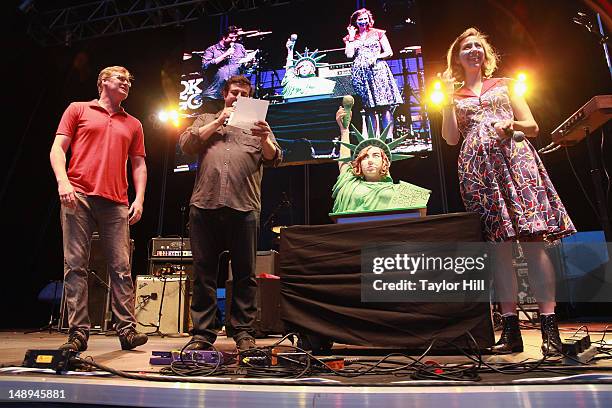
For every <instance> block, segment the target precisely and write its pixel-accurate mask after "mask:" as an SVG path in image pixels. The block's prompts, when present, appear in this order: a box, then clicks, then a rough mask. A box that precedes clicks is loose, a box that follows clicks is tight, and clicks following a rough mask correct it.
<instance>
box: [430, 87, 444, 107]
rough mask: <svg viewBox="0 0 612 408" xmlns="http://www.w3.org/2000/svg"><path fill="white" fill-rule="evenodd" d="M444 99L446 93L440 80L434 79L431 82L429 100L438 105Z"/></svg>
mask: <svg viewBox="0 0 612 408" xmlns="http://www.w3.org/2000/svg"><path fill="white" fill-rule="evenodd" d="M445 99H446V95H444V92H443V91H442V82H441V81H435V82H434V83H433V90H432V91H431V93H430V94H429V101H430V102H431V104H432V105H434V106H438V107H439V106H441V105H442V104H443V103H444V100H445Z"/></svg>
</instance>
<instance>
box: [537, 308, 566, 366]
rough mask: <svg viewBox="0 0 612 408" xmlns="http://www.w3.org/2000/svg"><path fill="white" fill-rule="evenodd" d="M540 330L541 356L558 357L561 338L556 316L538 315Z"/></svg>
mask: <svg viewBox="0 0 612 408" xmlns="http://www.w3.org/2000/svg"><path fill="white" fill-rule="evenodd" d="M540 330H542V354H544V355H548V356H560V355H561V337H560V336H559V326H557V318H556V316H555V315H554V314H551V315H540Z"/></svg>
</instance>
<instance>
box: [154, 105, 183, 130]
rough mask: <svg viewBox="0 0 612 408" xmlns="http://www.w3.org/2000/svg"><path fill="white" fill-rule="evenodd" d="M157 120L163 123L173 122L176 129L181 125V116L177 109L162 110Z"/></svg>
mask: <svg viewBox="0 0 612 408" xmlns="http://www.w3.org/2000/svg"><path fill="white" fill-rule="evenodd" d="M157 118H158V119H159V121H160V122H163V123H167V122H172V124H173V125H174V126H175V127H178V126H179V124H180V115H179V113H178V111H177V110H176V109H169V110H161V111H159V112H158V114H157Z"/></svg>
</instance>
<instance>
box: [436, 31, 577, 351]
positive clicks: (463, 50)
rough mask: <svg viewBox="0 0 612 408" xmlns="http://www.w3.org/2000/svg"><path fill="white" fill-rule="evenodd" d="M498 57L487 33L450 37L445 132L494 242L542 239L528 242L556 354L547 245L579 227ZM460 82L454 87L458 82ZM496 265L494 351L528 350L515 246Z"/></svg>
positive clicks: (549, 346)
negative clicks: (499, 71) (499, 325)
mask: <svg viewBox="0 0 612 408" xmlns="http://www.w3.org/2000/svg"><path fill="white" fill-rule="evenodd" d="M497 63H498V57H497V55H496V53H495V51H494V50H493V48H492V47H491V45H490V44H489V42H488V41H487V39H486V37H485V35H483V34H482V33H481V32H479V31H478V30H477V29H475V28H469V29H467V30H465V31H464V32H463V33H462V34H461V35H459V36H458V37H457V38H456V39H455V41H454V42H453V43H452V45H451V46H450V48H449V50H448V54H447V69H446V71H445V72H444V73H443V75H442V79H443V81H444V83H445V87H446V92H447V95H448V100H449V101H450V103H449V104H447V105H446V106H444V107H443V109H442V137H443V138H444V139H445V140H446V142H447V143H448V144H450V145H455V144H457V143H458V142H459V141H460V139H461V138H463V142H462V144H461V151H460V153H459V160H458V166H459V182H460V188H461V196H462V198H463V203H464V205H465V208H466V210H467V211H473V212H476V213H478V214H480V217H481V221H482V227H483V233H484V235H485V237H486V239H487V240H489V241H493V242H511V241H516V240H518V241H521V242H526V243H530V242H540V243H542V245H537V246H536V245H529V244H527V245H524V246H523V250H524V251H525V256H526V259H527V261H528V264H529V275H530V280H531V284H532V287H534V292H535V295H536V298H537V299H538V306H539V309H540V322H541V330H542V340H543V344H542V350H543V352H544V353H545V354H549V355H550V354H556V353H558V350H560V349H561V339H560V337H559V329H558V327H557V321H556V318H555V272H554V269H553V265H552V263H551V260H550V259H549V257H548V255H547V253H546V252H545V251H544V243H554V242H556V241H557V240H559V239H560V238H562V237H564V236H567V235H570V234H573V233H574V232H576V230H575V228H574V225H573V223H572V221H571V219H570V218H569V216H568V214H567V211H566V210H565V207H564V206H563V204H562V202H561V200H560V198H559V196H558V194H557V192H556V190H555V188H554V186H553V185H552V183H551V181H550V179H549V177H548V174H547V172H546V169H545V168H544V165H543V164H542V161H541V160H540V158H539V157H538V154H537V152H536V150H535V149H534V147H533V146H532V145H531V143H530V142H529V141H528V140H527V139H525V140H524V141H520V140H521V137H518V136H519V135H514V132H515V131H520V132H523V133H524V135H525V136H527V137H529V138H533V137H536V135H537V134H538V125H537V123H536V121H535V120H534V118H533V115H532V114H531V111H530V109H529V106H528V105H527V102H526V101H525V99H524V98H523V96H521V95H519V94H517V93H514V92H512V91H511V89H512V83H511V80H509V79H505V78H491V75H492V74H493V72H494V71H495V69H496V68H497ZM457 82H459V83H461V84H462V85H461V87H460V88H459V89H456V90H455V84H456V83H457ZM499 249H500V251H499V252H501V253H500V254H498V255H499V256H500V258H501V259H500V260H499V262H498V263H497V264H496V265H495V267H494V281H495V290H496V293H497V295H498V297H500V298H501V299H502V300H501V301H500V305H501V311H502V313H503V331H502V334H501V338H500V339H499V341H498V342H497V343H496V344H495V346H493V351H494V352H496V353H512V352H519V351H523V341H522V338H521V333H520V330H519V323H518V317H517V314H516V310H517V309H516V307H517V305H516V297H517V280H516V273H515V272H514V269H513V267H512V251H511V249H512V248H511V245H503V246H501V247H500V248H499Z"/></svg>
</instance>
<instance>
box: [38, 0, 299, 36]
mask: <svg viewBox="0 0 612 408" xmlns="http://www.w3.org/2000/svg"><path fill="white" fill-rule="evenodd" d="M290 2H291V1H289V0H191V1H186V0H183V1H181V0H99V1H90V2H87V3H85V4H79V5H73V6H68V7H64V8H61V9H54V10H42V9H40V7H41V6H42V7H44V3H45V2H38V3H37V4H36V6H34V7H32V8H31V9H30V10H29V11H30V12H29V14H28V16H29V19H30V21H29V25H28V34H29V35H30V36H32V37H33V38H34V39H35V40H36V41H37V42H38V43H40V44H41V45H43V46H52V45H61V44H64V45H70V44H72V43H73V42H77V41H82V40H87V39H92V38H99V37H105V36H111V35H117V34H122V33H127V32H131V31H139V30H146V29H151V28H159V27H166V26H180V25H182V24H185V23H187V22H190V21H194V20H197V19H199V18H202V17H211V16H217V15H222V14H226V13H230V12H238V11H246V10H252V9H255V8H258V7H271V6H278V5H283V4H288V3H290ZM73 3H74V2H73ZM39 4H41V6H39ZM37 9H40V10H37Z"/></svg>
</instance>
